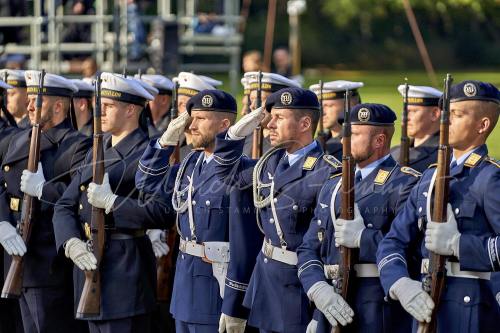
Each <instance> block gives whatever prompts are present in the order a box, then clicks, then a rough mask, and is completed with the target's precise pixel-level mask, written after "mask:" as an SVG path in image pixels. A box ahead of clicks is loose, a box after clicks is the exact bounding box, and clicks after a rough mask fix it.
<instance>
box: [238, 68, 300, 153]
mask: <svg viewBox="0 0 500 333" xmlns="http://www.w3.org/2000/svg"><path fill="white" fill-rule="evenodd" d="M243 78H244V79H246V85H247V87H248V94H249V99H250V105H249V107H250V110H255V109H256V108H257V104H256V103H257V90H258V88H259V72H247V73H245V75H244V76H243ZM286 87H297V88H298V87H300V84H298V83H297V82H296V81H294V80H290V79H289V78H286V77H284V76H281V75H279V74H276V73H266V72H262V80H261V105H265V104H266V100H267V98H268V97H269V96H270V95H271V94H272V93H274V92H276V91H278V90H280V89H283V88H286ZM269 120H270V118H269V116H267V117H265V118H264V119H263V121H262V124H261V126H262V131H263V138H262V152H263V153H265V152H266V151H268V150H269V149H270V148H271V146H272V145H271V140H270V139H269V130H268V129H267V127H266V125H267V123H268V122H269ZM252 147H253V133H252V134H250V135H249V136H247V137H246V139H245V146H244V148H243V153H244V154H245V155H247V156H252Z"/></svg>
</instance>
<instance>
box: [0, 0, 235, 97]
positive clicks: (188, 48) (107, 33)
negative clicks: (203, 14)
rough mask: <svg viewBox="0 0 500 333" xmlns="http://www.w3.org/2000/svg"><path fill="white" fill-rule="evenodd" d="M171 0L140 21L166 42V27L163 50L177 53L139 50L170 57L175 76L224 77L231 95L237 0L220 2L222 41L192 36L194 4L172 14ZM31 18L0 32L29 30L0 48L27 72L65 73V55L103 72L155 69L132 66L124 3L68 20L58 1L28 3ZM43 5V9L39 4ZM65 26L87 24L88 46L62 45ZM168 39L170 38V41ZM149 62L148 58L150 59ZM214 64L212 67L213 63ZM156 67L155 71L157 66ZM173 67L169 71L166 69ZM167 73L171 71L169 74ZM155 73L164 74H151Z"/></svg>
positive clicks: (97, 5)
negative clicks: (171, 30)
mask: <svg viewBox="0 0 500 333" xmlns="http://www.w3.org/2000/svg"><path fill="white" fill-rule="evenodd" d="M173 1H174V0H157V1H156V15H140V16H139V19H140V20H141V21H142V22H143V24H144V25H145V26H147V27H150V28H151V29H148V30H151V31H153V29H156V30H155V31H157V32H159V34H160V35H161V36H166V32H165V31H166V25H170V26H172V25H173V26H175V32H176V36H174V38H175V39H176V41H175V42H174V43H170V41H162V42H161V45H162V46H165V47H168V46H169V45H176V46H177V49H176V50H173V51H172V50H167V51H168V52H166V50H165V48H163V49H162V48H159V47H158V43H155V42H154V41H153V42H151V43H146V45H143V48H144V49H148V50H152V49H155V48H156V49H155V50H156V52H160V54H159V56H160V59H163V56H164V54H165V53H169V54H174V55H175V57H176V59H175V61H173V63H174V64H175V66H174V67H175V68H174V69H173V71H172V72H171V73H165V74H173V72H174V71H179V70H187V71H194V72H200V73H228V74H229V77H230V84H231V89H232V90H233V91H236V89H237V88H238V80H239V76H240V54H241V44H242V36H241V34H240V33H239V32H238V26H239V24H240V22H241V17H240V16H239V9H240V8H239V3H240V1H237V0H224V1H223V12H222V13H220V15H219V13H218V14H217V16H216V19H217V21H218V22H220V24H221V25H222V26H223V27H224V28H225V32H226V33H225V34H224V35H214V34H206V33H196V32H195V31H194V29H193V22H195V21H196V19H197V8H196V6H197V1H195V0H176V4H175V5H176V6H175V8H176V9H177V10H176V13H174V12H173ZM32 3H33V8H32V11H31V12H32V13H33V15H32V16H16V17H0V27H19V28H24V29H26V28H27V29H28V30H29V40H28V41H25V43H24V44H23V43H21V42H19V43H8V44H5V45H0V54H7V55H9V54H23V55H25V56H26V57H27V58H28V59H29V60H28V62H27V67H28V68H45V69H46V70H47V71H50V72H52V73H66V72H67V71H68V66H67V62H66V61H64V55H65V54H81V55H88V56H91V57H93V58H94V59H95V60H96V63H97V66H98V68H99V69H100V70H103V71H115V72H116V71H118V72H121V71H122V70H123V68H128V69H129V70H135V69H137V68H141V67H143V68H142V69H144V66H146V67H150V68H151V67H154V66H152V63H154V61H151V59H147V56H146V57H145V59H142V60H141V61H140V62H139V63H134V62H131V61H130V60H128V59H129V57H128V55H129V51H130V40H131V36H130V35H131V34H130V31H128V29H127V26H128V21H129V18H128V13H127V0H115V1H114V6H113V7H112V8H108V3H111V2H108V1H95V2H94V13H93V14H92V15H67V14H65V13H64V8H63V6H62V4H61V1H58V0H45V1H43V0H33V1H32ZM43 3H44V8H42V4H43ZM70 24H88V25H90V26H91V30H90V31H91V34H90V42H87V43H80V42H79V43H66V42H63V41H62V32H63V31H64V29H65V27H67V26H68V25H70ZM171 37H172V36H169V38H171ZM150 58H151V57H150ZM214 58H216V59H217V61H214ZM157 66H158V65H157ZM171 67H172V66H171ZM171 67H170V68H171ZM155 70H156V71H157V72H160V73H163V72H165V71H164V70H162V68H155Z"/></svg>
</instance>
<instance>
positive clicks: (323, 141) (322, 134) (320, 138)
mask: <svg viewBox="0 0 500 333" xmlns="http://www.w3.org/2000/svg"><path fill="white" fill-rule="evenodd" d="M325 134H326V133H325V129H324V125H323V81H322V80H319V124H318V136H317V140H318V141H319V143H320V145H321V148H323V151H326V135H325Z"/></svg>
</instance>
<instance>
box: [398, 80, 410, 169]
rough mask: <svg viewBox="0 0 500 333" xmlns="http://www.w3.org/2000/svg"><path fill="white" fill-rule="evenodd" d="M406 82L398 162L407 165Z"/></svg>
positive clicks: (408, 148) (408, 151)
mask: <svg viewBox="0 0 500 333" xmlns="http://www.w3.org/2000/svg"><path fill="white" fill-rule="evenodd" d="M408 89H409V86H408V82H407V81H406V82H405V94H404V97H403V114H402V117H401V144H400V146H399V164H400V165H401V166H408V165H409V163H410V138H409V137H408Z"/></svg>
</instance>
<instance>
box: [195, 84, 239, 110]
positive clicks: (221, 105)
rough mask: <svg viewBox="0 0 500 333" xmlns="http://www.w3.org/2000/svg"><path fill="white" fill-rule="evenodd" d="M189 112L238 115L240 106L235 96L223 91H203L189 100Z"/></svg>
mask: <svg viewBox="0 0 500 333" xmlns="http://www.w3.org/2000/svg"><path fill="white" fill-rule="evenodd" d="M186 109H187V112H188V113H189V114H191V111H216V112H228V113H237V110H238V106H237V104H236V100H235V99H234V97H233V96H231V95H230V94H228V93H227V92H225V91H222V90H208V89H207V90H202V91H200V92H199V93H197V94H196V95H194V96H193V97H191V98H190V99H189V101H188V102H187V105H186Z"/></svg>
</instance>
